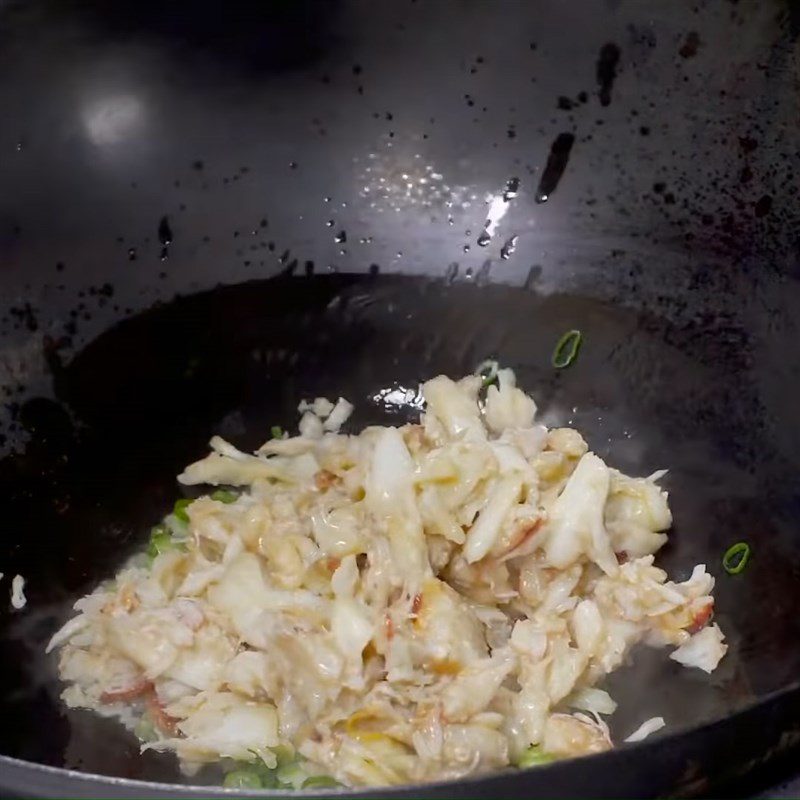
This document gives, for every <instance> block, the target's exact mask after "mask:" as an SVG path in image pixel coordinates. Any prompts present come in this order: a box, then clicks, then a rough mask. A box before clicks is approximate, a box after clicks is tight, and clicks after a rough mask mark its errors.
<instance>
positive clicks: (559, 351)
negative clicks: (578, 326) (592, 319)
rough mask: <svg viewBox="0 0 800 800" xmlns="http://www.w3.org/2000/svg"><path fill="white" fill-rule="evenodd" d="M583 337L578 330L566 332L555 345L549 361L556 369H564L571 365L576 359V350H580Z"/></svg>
mask: <svg viewBox="0 0 800 800" xmlns="http://www.w3.org/2000/svg"><path fill="white" fill-rule="evenodd" d="M582 340H583V336H582V334H581V332H580V331H578V330H571V331H567V332H566V333H565V334H564V335H563V336H562V337H561V338H560V339H559V340H558V344H556V347H555V350H553V355H552V357H551V359H550V361H551V363H552V365H553V366H554V367H555V368H556V369H564V367H568V366H569V365H570V364H572V362H573V361H575V359H576V358H577V357H578V350H580V348H581V341H582Z"/></svg>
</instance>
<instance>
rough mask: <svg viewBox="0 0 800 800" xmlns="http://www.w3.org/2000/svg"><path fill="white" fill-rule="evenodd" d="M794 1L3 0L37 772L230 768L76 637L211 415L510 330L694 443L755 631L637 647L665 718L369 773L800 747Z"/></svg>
mask: <svg viewBox="0 0 800 800" xmlns="http://www.w3.org/2000/svg"><path fill="white" fill-rule="evenodd" d="M798 24H800V14H799V13H798V9H797V6H796V4H793V3H789V2H762V1H756V0H741V1H740V2H738V3H737V2H710V1H709V2H703V1H702V0H700V2H683V0H681V2H678V1H677V0H675V2H662V3H646V4H645V3H639V2H636V1H635V0H604V1H602V2H601V0H596V1H595V2H585V3H563V2H554V1H551V0H537V1H536V2H529V3H523V2H514V1H513V0H505V1H504V2H492V3H489V2H481V1H480V0H461V1H459V2H456V1H455V0H449V1H448V2H434V0H420V2H397V3H371V2H368V0H339V1H338V2H334V1H332V2H328V3H318V2H314V1H313V0H295V2H291V3H289V2H277V0H275V2H271V3H264V4H256V5H253V6H251V5H249V4H246V3H239V2H228V3H227V4H225V5H224V6H220V5H219V4H217V3H200V2H193V3H188V2H172V3H168V4H161V3H152V2H136V3H129V2H117V3H114V4H107V3H102V2H96V3H92V2H75V3H70V2H48V0H29V1H28V2H4V3H0V107H2V109H3V124H2V126H0V176H2V183H1V184H0V185H2V187H3V188H2V192H0V387H2V392H3V393H4V397H3V404H4V406H3V410H2V417H1V418H0V419H1V421H0V442H1V443H2V452H3V457H2V460H0V496H1V497H2V504H3V505H2V508H3V517H2V530H3V535H2V539H1V540H0V569H2V571H3V572H5V574H6V579H5V584H4V585H5V586H6V588H8V581H9V577H10V576H12V575H14V574H16V573H20V574H22V575H24V576H25V578H26V579H27V594H28V606H27V608H26V609H25V610H24V611H22V612H17V613H13V612H12V611H11V610H10V608H8V607H7V604H2V603H0V677H1V678H2V681H1V682H0V686H2V692H0V710H1V711H2V717H1V719H2V723H0V753H2V756H0V789H2V791H3V793H6V794H9V793H17V794H35V795H40V796H72V797H74V796H96V797H100V796H102V797H108V796H120V797H123V796H144V795H151V794H155V795H160V796H211V795H213V794H214V793H215V790H214V789H213V786H211V785H209V784H211V783H213V781H214V779H215V777H214V775H213V774H210V773H209V774H206V773H201V774H200V775H199V776H197V777H196V778H194V779H192V781H188V782H187V780H186V779H181V777H180V775H179V772H178V770H177V768H176V765H175V762H174V760H173V759H172V758H171V757H169V756H166V755H157V754H154V753H146V754H144V755H140V754H139V753H138V748H137V743H136V742H135V741H134V740H133V739H132V738H131V737H130V736H129V735H128V734H126V733H125V732H124V731H123V730H122V728H121V727H120V726H118V725H117V724H116V723H113V722H111V721H109V720H104V719H101V718H99V717H96V716H94V715H92V714H90V713H88V712H78V711H67V710H66V709H64V708H63V707H62V706H61V705H60V703H59V700H58V692H59V684H58V681H57V679H56V666H55V657H54V656H50V657H45V656H44V654H43V648H44V644H45V643H46V641H47V639H48V638H49V636H50V635H51V633H52V632H53V631H54V630H55V629H56V627H57V626H58V625H60V624H61V622H62V621H63V620H64V619H65V618H66V616H67V614H68V612H69V607H70V604H71V603H72V602H74V600H75V599H76V598H77V597H78V596H80V595H82V594H84V593H85V592H87V591H89V590H90V589H91V588H92V587H93V586H94V585H95V583H96V582H97V581H99V580H100V579H101V578H103V577H106V576H108V575H110V574H111V573H112V572H113V571H114V570H115V569H116V568H117V567H118V566H119V565H120V564H121V563H122V562H123V561H124V560H125V558H126V557H127V556H128V555H129V554H130V553H131V552H133V551H134V550H136V549H137V548H139V547H141V545H142V543H143V542H144V540H145V538H146V535H147V533H146V531H147V530H148V529H149V527H150V525H152V524H153V523H154V522H155V521H156V520H158V519H159V518H160V516H161V515H162V514H163V512H164V510H165V509H166V508H168V507H169V506H170V505H171V503H172V501H173V500H174V498H175V496H176V491H177V487H176V484H175V481H174V476H175V474H176V473H177V472H178V471H179V470H180V468H181V467H182V466H183V465H184V464H185V463H188V462H189V461H191V460H193V459H194V458H196V457H198V456H199V455H201V454H202V453H204V452H205V448H206V443H207V440H208V439H209V437H210V436H211V435H212V434H214V433H221V434H223V435H224V436H226V437H228V438H230V439H232V440H233V441H234V442H235V443H236V444H237V445H239V446H241V447H247V446H254V445H256V444H257V443H259V442H260V440H262V439H263V438H264V437H265V432H266V431H268V429H269V426H270V425H272V424H281V425H284V426H287V427H288V426H291V425H292V424H293V423H294V420H295V416H294V414H295V412H294V409H295V407H296V404H297V402H298V400H299V399H300V398H302V397H305V396H309V395H310V396H314V395H315V394H317V393H322V394H326V395H330V396H336V395H338V394H341V395H344V396H346V397H348V398H349V399H351V400H352V401H354V402H355V403H356V405H357V416H356V417H355V418H354V421H353V424H354V425H355V426H360V425H363V424H365V423H368V422H373V421H381V422H384V423H385V422H387V420H397V419H404V418H408V417H409V416H411V415H412V414H413V409H412V408H409V407H408V406H407V405H404V404H403V402H402V397H403V396H404V395H403V392H392V389H393V388H408V387H413V386H414V385H415V384H416V382H417V381H419V380H420V379H422V378H425V377H427V376H431V375H433V374H436V373H437V372H442V371H443V372H447V373H448V374H451V375H459V374H462V373H465V372H468V371H471V370H472V369H473V368H474V367H475V365H476V364H478V363H479V362H480V361H481V360H483V359H484V358H486V357H488V356H493V357H496V358H498V359H499V360H500V361H501V362H502V363H504V364H508V365H510V366H512V367H514V368H515V369H516V370H517V373H518V376H519V379H520V382H521V383H522V384H523V386H524V387H525V388H526V389H528V390H530V391H532V392H533V393H534V396H535V398H536V400H537V403H538V405H539V407H540V413H541V414H542V415H543V417H544V418H545V419H546V420H548V421H549V422H551V423H559V422H560V423H565V422H570V421H571V422H572V423H573V424H574V425H575V426H576V427H578V428H579V429H581V430H583V431H585V432H586V434H587V436H588V439H589V442H590V445H591V446H592V448H593V449H595V450H596V451H597V452H598V453H599V454H600V455H601V456H602V457H603V458H607V459H608V460H609V462H610V463H612V464H613V465H615V466H617V467H619V468H620V469H623V470H624V471H626V472H631V473H634V474H647V473H649V472H651V471H653V470H655V469H657V468H661V467H667V468H669V469H670V473H669V475H668V477H667V478H666V483H665V485H666V487H667V488H668V489H669V491H670V494H671V502H672V506H673V511H674V516H675V526H674V531H673V534H672V537H671V540H670V544H669V545H668V546H667V548H666V549H665V550H664V551H663V552H662V554H661V556H660V558H661V563H662V564H663V565H664V566H665V567H666V568H667V569H668V570H670V572H671V573H673V574H674V575H675V576H676V577H677V578H679V579H680V578H683V577H685V576H686V575H687V574H688V571H689V570H690V569H691V566H692V565H694V564H695V563H697V562H704V563H706V564H708V565H709V569H710V571H711V572H712V573H714V574H715V575H716V576H717V578H718V582H717V589H716V597H717V606H716V607H717V618H718V620H719V622H720V624H721V626H722V627H723V629H724V631H725V632H726V634H727V636H728V641H729V644H730V652H729V654H728V656H727V658H726V659H725V660H724V661H723V663H722V665H721V666H720V668H719V670H718V671H717V672H715V673H714V675H713V676H712V677H707V676H705V675H704V674H701V673H699V672H697V671H690V670H682V669H680V668H679V667H678V666H677V665H676V664H674V662H671V661H669V660H668V659H666V657H665V654H664V653H659V652H654V651H641V652H639V651H637V652H636V654H635V658H634V660H633V664H632V665H631V666H629V667H626V668H625V669H623V670H622V671H620V672H619V673H617V674H615V675H614V676H612V678H611V680H610V681H609V686H610V689H611V691H612V693H613V694H614V696H615V697H617V698H618V699H619V700H620V709H619V710H618V711H617V713H616V714H615V715H614V716H613V717H612V718H611V725H612V730H613V732H614V734H615V737H616V739H617V740H618V741H619V740H621V738H622V737H623V736H624V735H626V733H627V732H629V731H630V730H632V729H633V728H635V727H636V725H638V723H639V722H640V721H641V720H643V719H646V718H647V717H649V716H652V715H655V714H658V715H661V716H664V718H665V719H666V721H667V725H668V727H667V729H666V730H665V731H662V732H661V733H660V734H658V735H655V736H653V737H652V739H649V740H648V741H646V742H644V743H642V744H639V745H636V746H622V747H620V748H619V749H617V750H615V751H613V752H611V753H608V754H603V755H598V756H591V757H588V758H585V759H582V760H580V761H578V762H566V763H556V764H553V765H551V766H547V767H544V768H540V769H536V770H533V771H528V772H513V773H511V772H509V773H505V774H502V775H494V776H490V777H485V778H479V779H474V780H467V781H462V782H459V783H455V784H446V785H435V786H428V787H425V789H424V791H423V790H422V789H414V788H411V789H408V788H396V789H391V790H389V789H387V790H385V791H382V792H374V791H371V792H369V795H370V796H371V797H374V796H378V795H382V796H387V797H388V796H397V797H399V796H407V797H408V796H421V795H422V794H426V795H430V796H440V797H445V796H447V797H452V796H459V797H477V796H489V795H490V794H501V795H509V794H511V793H515V794H516V793H525V794H526V796H544V795H547V796H556V795H558V796H573V795H586V794H590V795H593V796H616V797H622V796H639V797H644V796H656V795H664V794H678V795H692V794H695V795H696V794H705V793H710V792H715V791H718V792H719V791H725V792H731V791H735V789H731V786H733V787H736V786H742V785H744V784H742V783H741V781H743V780H744V779H745V778H746V777H747V776H749V775H752V774H758V770H759V769H761V768H763V765H765V764H767V763H768V762H771V761H773V760H774V759H776V758H780V757H782V756H784V757H786V754H789V755H791V753H792V752H793V750H792V748H794V747H795V745H796V742H797V738H798V736H799V735H800V686H799V683H798V675H800V623H798V614H797V605H798V599H799V593H798V585H799V584H798V568H799V567H800V522H799V521H798V520H800V502H798V481H797V475H798V468H799V467H800V456H798V453H800V415H798V409H797V402H798V401H797V398H798V397H800V371H799V370H798V361H797V356H796V342H797V333H798V322H797V318H798V317H797V312H798V309H800V288H799V284H798V278H800V271H799V269H800V262H799V261H798V255H799V251H798V245H797V230H798V221H799V220H798V208H799V207H798V200H797V189H798V183H797V173H796V168H797V161H798V153H800V135H799V134H798V131H799V130H800V129H799V128H798V124H797V116H796V115H797V100H798V95H797V86H798V78H799V77H800V73H798V61H797V54H798V50H797V34H798ZM487 217H489V218H490V219H491V220H492V222H491V224H487ZM570 328H579V329H580V330H581V331H582V333H583V338H584V344H583V349H582V352H581V355H580V358H579V360H578V362H577V363H576V364H575V365H574V366H573V367H572V368H571V369H569V370H565V371H561V372H556V371H554V370H553V369H552V368H551V367H550V363H549V357H550V353H551V351H552V347H553V344H554V343H555V341H557V339H558V337H559V336H560V335H561V333H563V331H565V330H567V329H570ZM398 397H399V398H401V399H400V400H399V401H398V400H397V398H398ZM739 540H747V541H748V542H750V544H751V546H752V548H753V554H752V558H751V561H750V564H749V566H748V568H747V569H746V570H745V571H744V572H743V573H742V574H741V575H737V576H729V575H727V574H726V573H725V572H724V571H723V569H722V567H721V563H720V559H721V556H722V554H723V552H724V551H725V549H726V548H727V547H728V546H729V545H730V544H732V543H733V542H736V541H739ZM190 783H191V784H192V785H189V784H190ZM204 784H205V786H204ZM726 787H727V788H726Z"/></svg>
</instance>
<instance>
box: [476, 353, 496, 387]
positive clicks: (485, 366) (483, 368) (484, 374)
mask: <svg viewBox="0 0 800 800" xmlns="http://www.w3.org/2000/svg"><path fill="white" fill-rule="evenodd" d="M478 375H479V376H480V377H481V379H482V380H483V383H481V389H486V388H487V387H488V386H491V385H492V384H497V362H496V361H494V360H493V359H491V358H487V359H486V361H483V362H481V364H480V365H479V366H478Z"/></svg>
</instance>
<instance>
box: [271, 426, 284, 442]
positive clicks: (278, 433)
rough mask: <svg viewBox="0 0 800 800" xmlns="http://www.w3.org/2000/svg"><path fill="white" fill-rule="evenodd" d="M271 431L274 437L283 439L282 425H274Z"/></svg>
mask: <svg viewBox="0 0 800 800" xmlns="http://www.w3.org/2000/svg"><path fill="white" fill-rule="evenodd" d="M269 432H270V433H271V434H272V438H273V439H282V438H283V428H281V426H280V425H273V426H272V427H271V428H270V429H269Z"/></svg>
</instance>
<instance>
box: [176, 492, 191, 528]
mask: <svg viewBox="0 0 800 800" xmlns="http://www.w3.org/2000/svg"><path fill="white" fill-rule="evenodd" d="M192 503H194V500H193V499H192V498H191V497H181V499H180V500H176V501H175V506H174V507H173V509H172V513H173V514H174V515H175V516H176V517H177V518H178V519H179V520H180V521H181V522H188V521H189V515H188V514H187V513H186V509H187V508H188V507H189V506H190V505H191V504H192Z"/></svg>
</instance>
